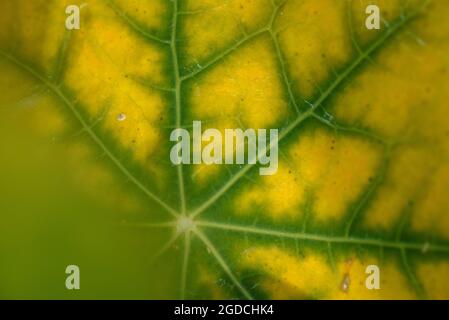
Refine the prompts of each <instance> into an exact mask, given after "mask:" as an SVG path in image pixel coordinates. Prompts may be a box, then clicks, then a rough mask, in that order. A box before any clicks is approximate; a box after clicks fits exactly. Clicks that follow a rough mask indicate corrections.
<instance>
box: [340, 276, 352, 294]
mask: <svg viewBox="0 0 449 320" xmlns="http://www.w3.org/2000/svg"><path fill="white" fill-rule="evenodd" d="M350 284H351V280H350V279H349V274H347V273H345V275H344V276H343V281H342V283H341V290H342V291H343V292H348V291H349V285H350Z"/></svg>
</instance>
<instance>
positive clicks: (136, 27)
mask: <svg viewBox="0 0 449 320" xmlns="http://www.w3.org/2000/svg"><path fill="white" fill-rule="evenodd" d="M106 3H107V4H108V6H109V7H110V8H111V9H112V10H113V11H114V12H115V13H116V14H117V15H118V16H119V17H121V18H122V19H123V20H124V21H125V22H126V23H127V24H128V25H129V26H130V27H131V28H132V29H134V30H135V31H136V32H137V33H138V34H140V35H142V36H144V37H145V38H148V39H150V40H152V41H155V42H158V43H160V44H166V45H168V44H170V41H169V40H165V39H161V38H159V37H157V36H155V35H153V34H151V33H149V32H147V31H145V30H144V29H143V28H142V27H141V26H139V25H138V24H137V23H136V22H135V21H134V20H132V19H131V18H130V17H129V16H128V15H127V14H126V13H125V12H123V10H121V9H120V8H119V7H118V6H117V5H116V4H115V2H114V1H113V0H106Z"/></svg>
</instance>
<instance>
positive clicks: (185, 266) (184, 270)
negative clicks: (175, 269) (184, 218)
mask: <svg viewBox="0 0 449 320" xmlns="http://www.w3.org/2000/svg"><path fill="white" fill-rule="evenodd" d="M191 242H192V240H191V235H190V231H187V232H186V233H185V235H184V253H183V258H182V269H181V299H185V297H186V285H187V275H188V272H187V271H188V267H189V256H190V246H191Z"/></svg>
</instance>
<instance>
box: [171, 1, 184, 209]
mask: <svg viewBox="0 0 449 320" xmlns="http://www.w3.org/2000/svg"><path fill="white" fill-rule="evenodd" d="M177 29H178V0H173V17H172V32H171V40H170V48H171V55H172V63H173V69H174V78H175V103H176V127H177V128H180V127H181V79H180V75H179V57H178V46H177V43H176V41H177ZM176 169H177V175H178V188H179V197H180V201H181V213H182V214H183V215H185V214H186V197H185V190H184V173H183V166H182V164H180V165H178V166H177V168H176Z"/></svg>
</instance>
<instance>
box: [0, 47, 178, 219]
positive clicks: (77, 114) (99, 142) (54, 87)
mask: <svg viewBox="0 0 449 320" xmlns="http://www.w3.org/2000/svg"><path fill="white" fill-rule="evenodd" d="M0 55H2V56H3V57H5V58H6V59H7V60H9V61H11V62H12V63H14V64H15V65H17V66H18V67H19V68H21V69H23V70H24V71H26V72H28V73H29V74H30V75H32V76H33V77H34V78H36V79H37V80H39V81H41V82H42V83H43V84H44V85H45V86H47V87H48V89H50V91H52V92H53V93H54V94H55V95H56V96H57V97H58V98H59V99H60V100H61V101H62V102H63V103H64V104H65V105H66V106H67V107H68V108H69V109H70V111H71V112H72V113H73V114H74V115H75V117H76V118H77V119H78V121H79V122H80V124H81V125H82V127H83V128H84V129H85V131H86V132H87V133H88V134H89V136H90V137H91V138H92V140H94V141H95V143H96V144H97V145H98V146H99V147H100V149H101V150H102V151H103V152H104V153H105V154H106V155H107V156H108V157H109V159H110V160H111V161H112V162H113V163H114V164H115V165H116V166H117V168H118V169H119V170H120V171H121V172H122V173H123V174H124V175H125V176H126V177H127V178H128V179H129V180H130V181H132V182H133V183H134V184H135V185H136V186H137V187H138V188H139V189H140V190H141V191H143V192H144V193H145V194H146V195H147V196H148V197H149V198H150V199H152V200H153V201H155V202H157V203H158V204H159V205H160V206H161V207H162V208H164V209H165V210H166V211H167V212H168V213H170V214H171V215H173V216H175V217H177V216H178V213H177V212H176V210H174V209H173V208H171V207H170V206H169V205H168V204H167V203H165V202H164V201H163V200H161V199H160V198H159V197H158V196H156V195H155V194H154V193H152V192H151V191H150V190H149V189H148V188H147V187H146V186H145V185H143V184H142V182H140V181H139V180H138V179H137V178H136V177H135V176H134V175H133V174H132V173H131V172H130V171H129V170H128V169H127V168H126V167H125V166H124V165H123V164H122V163H121V162H120V160H118V158H117V157H116V156H115V155H114V154H113V153H112V152H111V151H110V150H109V148H108V147H107V146H106V145H105V144H104V143H103V141H102V140H101V139H100V137H98V135H97V134H96V133H95V132H94V131H93V129H92V128H91V127H90V126H89V124H88V123H87V122H86V120H85V119H84V117H83V116H82V115H81V113H80V112H79V111H78V110H77V109H76V107H75V105H74V104H73V103H72V101H71V100H70V99H69V98H68V97H67V96H66V95H65V94H64V93H63V92H62V91H61V90H60V88H59V87H58V86H57V85H55V84H53V83H52V82H50V81H49V80H48V79H47V78H45V77H43V76H41V75H40V74H39V73H38V72H37V71H35V70H34V69H33V68H31V67H29V66H28V65H26V64H25V63H23V62H22V61H20V60H18V59H17V58H15V57H13V56H12V55H10V54H8V53H6V52H4V51H3V50H0Z"/></svg>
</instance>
